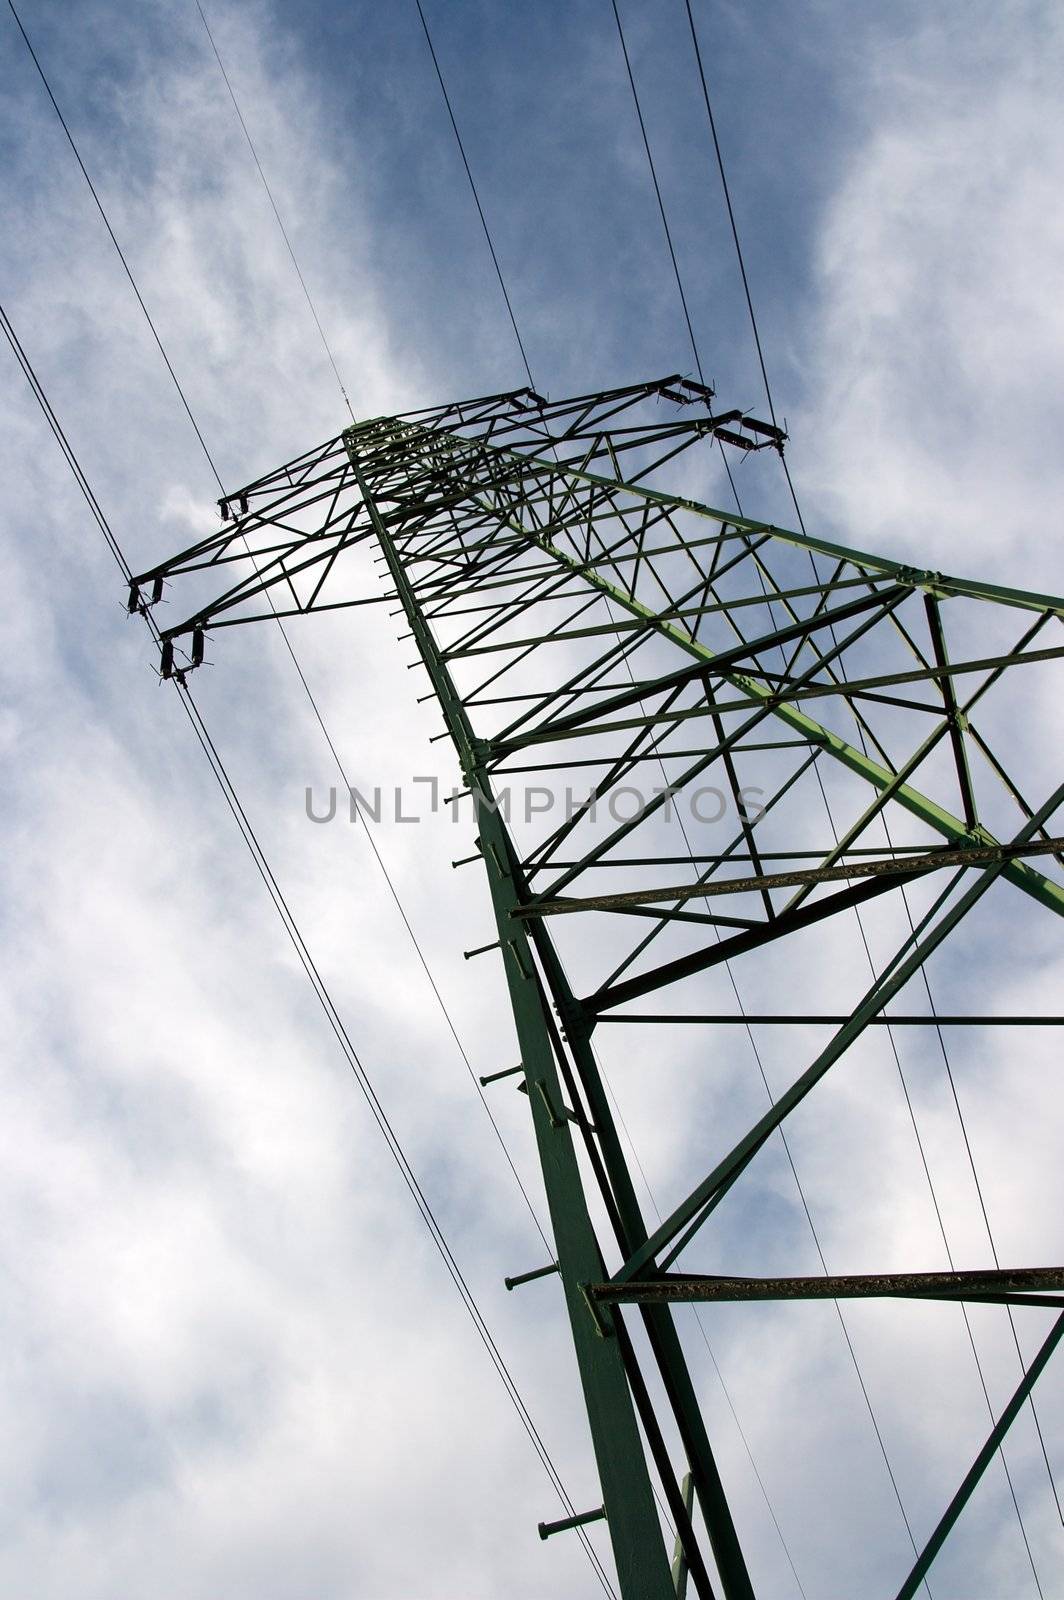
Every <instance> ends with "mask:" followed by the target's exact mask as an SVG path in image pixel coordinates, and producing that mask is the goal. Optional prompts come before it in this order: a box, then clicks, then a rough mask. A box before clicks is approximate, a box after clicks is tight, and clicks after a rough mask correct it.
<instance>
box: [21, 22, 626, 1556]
mask: <svg viewBox="0 0 1064 1600" xmlns="http://www.w3.org/2000/svg"><path fill="white" fill-rule="evenodd" d="M197 3H198V0H197ZM8 5H9V6H10V9H11V12H12V15H13V16H14V18H15V22H16V23H17V25H18V28H19V32H20V33H21V35H22V38H23V40H24V41H25V44H26V48H27V50H28V51H29V53H30V56H31V58H32V60H33V63H34V66H35V67H36V69H37V72H38V74H39V76H40V79H41V82H42V84H43V85H44V88H45V91H46V93H47V95H48V98H49V100H50V101H51V104H52V107H53V109H54V111H55V113H56V116H57V117H58V119H59V122H60V124H61V126H62V128H63V131H64V133H65V134H66V138H67V142H68V143H69V145H70V148H71V150H72V152H73V154H74V157H75V159H76V161H77V163H78V167H79V168H80V170H81V173H82V175H83V177H84V179H85V182H86V183H87V185H88V187H89V191H90V193H91V194H92V197H93V200H94V201H95V203H96V208H97V210H98V211H99V213H100V217H101V219H102V221H103V223H104V226H105V228H106V229H107V233H108V236H109V237H110V239H111V242H112V244H113V245H114V247H115V250H116V252H117V254H118V257H119V260H120V261H121V263H122V266H123V269H124V270H125V273H126V276H127V278H128V279H129V283H130V286H131V288H132V289H133V293H134V295H135V296H136V299H137V303H138V305H139V306H140V308H141V311H142V312H143V314H144V317H145V320H146V321H147V323H148V326H149V328H150V329H151V332H152V335H153V337H154V339H155V343H156V345H157V346H158V349H159V353H160V355H161V356H162V358H163V361H164V363H165V365H166V369H167V371H168V372H169V374H170V377H171V378H172V380H173V383H174V387H175V388H176V390H177V393H178V395H179V396H180V399H181V402H182V405H183V406H184V409H185V411H186V413H187V415H188V418H189V421H190V422H191V424H192V427H193V430H194V432H195V434H196V437H197V439H198V440H199V442H200V445H201V446H202V449H203V453H204V455H205V457H206V459H207V462H208V464H209V466H210V469H211V472H212V473H213V475H214V478H215V481H216V482H217V484H218V487H219V489H220V490H221V492H222V493H223V494H224V493H225V488H224V485H223V483H222V480H221V478H220V476H219V474H218V470H217V468H216V466H215V464H214V460H213V457H212V456H211V453H210V451H209V449H208V448H207V444H206V441H205V440H204V437H203V434H202V432H201V431H200V428H199V425H198V423H197V422H196V419H195V417H194V415H193V413H192V409H191V407H190V405H189V403H188V400H187V398H186V396H185V393H184V390H183V389H182V387H181V384H180V382H179V380H178V378H177V374H176V372H175V370H174V367H173V365H172V363H171V361H170V358H169V356H168V354H167V352H166V349H165V346H164V345H163V342H162V340H161V338H160V336H159V333H158V330H157V329H156V327H155V323H154V322H153V320H152V318H151V314H150V313H149V311H148V308H147V305H146V303H145V301H144V298H143V296H142V295H141V292H140V289H139V287H138V285H137V282H136V280H135V278H134V276H133V273H132V270H131V269H130V266H129V263H128V261H127V259H126V256H125V254H124V252H123V250H122V247H121V245H120V244H119V242H118V238H117V235H116V234H115V232H114V229H113V227H112V226H111V222H110V219H109V217H108V215H107V212H106V210H105V208H104V205H103V203H102V201H101V200H100V197H99V194H98V193H97V190H96V188H95V186H94V184H93V182H92V179H91V178H90V176H89V173H88V169H87V168H86V166H85V163H84V161H83V160H82V157H81V153H80V151H79V150H78V147H77V144H76V142H75V140H74V137H73V135H72V133H71V131H70V128H69V126H68V124H67V121H66V119H65V117H64V116H63V113H62V111H61V110H60V108H59V104H58V101H57V100H56V98H55V95H54V94H53V92H52V88H51V85H50V84H49V82H48V79H47V77H46V75H45V72H44V69H43V67H42V66H41V63H40V60H39V58H38V56H37V54H36V52H35V51H34V49H33V45H32V44H31V42H30V39H29V37H28V35H27V33H26V30H25V28H24V27H23V25H22V22H21V19H20V18H19V16H18V13H17V12H16V10H15V7H14V5H13V3H12V0H8ZM200 11H201V16H202V8H200ZM203 22H204V26H205V27H207V22H206V17H204V18H203ZM207 34H208V37H209V38H210V37H211V35H210V29H209V28H207ZM211 43H212V45H213V39H212V40H211ZM217 54H218V53H217V50H215V55H216V56H217ZM218 64H219V66H220V67H221V68H222V73H223V77H224V76H225V69H224V66H222V62H221V58H220V56H218ZM226 82H227V84H228V79H226ZM230 94H231V95H232V89H231V87H230ZM232 98H233V103H234V106H235V107H236V110H237V115H238V116H240V109H239V106H237V104H236V98H235V95H233V96H232ZM240 120H241V125H242V126H244V123H243V118H242V117H240ZM245 134H247V129H246V127H245ZM247 137H248V143H249V145H250V146H251V149H252V154H253V155H254V154H255V152H254V146H253V145H251V139H250V135H247ZM256 165H258V160H257V157H256ZM259 171H260V174H261V172H262V169H261V167H260V168H259ZM262 177H263V183H264V185H266V188H267V193H268V194H270V191H269V186H268V185H267V184H266V179H265V175H264V174H262ZM270 200H271V204H272V205H273V209H274V214H275V216H276V217H277V222H278V225H279V226H280V228H281V231H282V234H283V235H284V238H285V241H286V243H288V235H287V233H286V231H285V229H284V225H283V223H282V221H281V217H280V213H279V211H278V209H277V206H276V203H275V202H274V201H273V196H272V194H270ZM289 252H290V254H291V256H292V261H293V264H294V266H295V268H296V272H297V274H299V277H300V281H301V282H303V279H302V274H301V273H299V265H298V262H297V261H296V257H295V253H294V251H293V250H292V248H291V245H290V243H289ZM304 291H305V292H307V291H306V285H305V283H304ZM307 299H308V302H310V295H309V292H307ZM313 309H314V308H313V304H311V310H312V312H313ZM315 321H316V322H317V316H316V313H315ZM4 326H5V333H6V334H7V335H8V340H9V343H11V344H12V349H13V350H15V352H16V355H17V356H18V358H19V362H20V365H22V367H23V371H24V373H25V375H26V377H27V380H28V381H30V382H31V386H32V387H33V389H34V392H35V394H38V396H39V403H40V404H41V406H42V410H43V411H44V414H45V416H46V417H47V418H48V419H49V425H50V426H51V427H52V431H53V433H54V434H55V436H56V438H57V441H58V442H59V443H60V448H61V449H62V450H63V453H64V455H65V456H66V457H67V460H68V464H69V465H70V466H71V469H72V471H74V473H75V477H76V478H77V480H78V482H79V485H80V486H81V487H82V492H83V494H84V495H85V497H86V500H87V501H88V503H89V505H90V509H93V515H94V520H96V521H97V524H98V526H100V527H101V529H102V530H104V531H105V537H107V539H108V544H109V545H112V541H113V536H112V535H110V532H109V530H108V529H107V527H106V519H105V518H104V517H103V514H102V511H100V508H99V505H98V502H96V500H95V496H94V495H93V494H92V491H91V488H90V486H89V485H88V481H87V479H85V478H84V475H83V474H82V473H81V471H80V468H78V467H76V463H75V458H74V457H73V453H72V452H70V451H69V447H68V445H67V444H66V441H65V435H64V434H63V432H62V429H61V428H60V427H59V424H58V421H57V419H56V418H55V415H54V412H52V410H51V407H50V406H49V404H48V402H47V399H46V397H45V396H44V392H43V389H40V386H39V385H38V384H37V382H36V378H35V375H32V368H31V367H30V366H29V364H28V362H25V361H24V359H23V356H22V355H21V354H20V352H21V345H20V344H18V342H17V340H15V339H14V330H13V329H10V324H9V323H8V322H7V320H6V318H5V324H4ZM318 326H319V330H320V326H321V325H320V323H319V324H318ZM322 339H323V342H325V335H324V332H322ZM326 349H328V345H327V342H326ZM330 359H331V352H330ZM333 367H334V371H335V363H333ZM337 381H338V382H340V379H339V373H338V372H337ZM340 388H341V392H342V393H344V399H345V402H347V404H348V409H349V411H350V402H348V401H347V395H346V392H344V390H343V384H342V382H340ZM352 415H353V413H352ZM245 548H246V549H248V556H249V559H251V560H252V566H253V567H254V565H255V563H254V560H253V558H252V557H251V552H250V549H249V548H248V546H247V541H246V540H245ZM112 554H114V555H115V557H116V559H117V560H118V561H119V565H120V567H122V568H123V575H124V577H125V578H126V580H127V582H128V581H129V578H130V573H129V570H128V564H127V563H125V560H124V557H122V556H121V554H120V552H119V551H118V549H117V543H116V542H115V543H114V545H113V548H112ZM268 598H269V603H270V608H271V610H275V608H274V606H273V600H272V597H268ZM275 621H276V623H277V627H278V629H279V630H280V633H281V637H282V639H283V640H284V644H285V647H286V649H287V651H288V654H289V656H290V657H291V660H292V664H293V666H294V668H295V670H296V673H297V674H298V676H299V680H300V682H301V684H302V685H303V689H304V691H305V693H306V695H307V699H308V700H309V702H310V705H311V708H312V710H313V712H314V715H315V717H316V719H317V721H318V723H319V725H320V727H321V729H322V733H323V734H324V736H325V739H326V743H327V744H328V747H329V749H330V751H331V752H332V755H333V759H334V760H335V762H336V765H337V768H338V769H339V771H340V774H341V777H342V778H343V780H344V784H345V786H346V787H347V788H348V790H349V791H350V784H349V783H348V780H347V776H346V774H345V772H344V769H343V765H342V763H341V761H340V758H339V755H338V753H337V750H336V747H335V745H334V743H333V740H332V738H331V737H330V735H329V731H328V728H327V727H326V724H325V720H324V718H323V717H322V714H321V711H320V709H319V707H318V704H317V701H316V699H315V697H314V694H313V692H312V690H311V687H310V684H309V683H308V681H307V678H306V675H305V673H304V672H303V669H302V667H301V665H300V662H299V660H298V657H297V656H296V653H295V650H294V648H293V646H292V642H291V640H290V638H289V636H288V632H287V630H286V629H285V626H284V624H283V622H282V621H281V619H280V618H279V617H276V615H275ZM189 704H190V705H191V704H192V701H191V696H189ZM203 731H204V737H205V738H208V737H209V736H207V735H206V730H205V729H204V730H203ZM201 742H202V741H201ZM216 775H217V774H216ZM219 781H220V782H221V779H219ZM224 787H225V786H224V784H223V792H224ZM234 814H235V813H234ZM359 816H360V820H361V821H362V824H363V828H364V831H365V833H366V837H367V839H368V840H369V843H370V846H371V848H372V850H373V853H374V856H375V857H376V859H377V862H378V865H379V866H380V869H381V871H382V873H383V874H384V878H385V881H386V883H387V885H388V888H389V891H390V892H391V895H392V898H393V899H394V901H395V904H396V907H397V909H398V911H399V914H400V916H401V918H402V920H403V923H404V925H405V927H406V930H407V933H408V935H409V937H410V939H411V941H412V943H413V945H414V948H415V950H416V952H417V956H418V959H419V961H420V962H421V965H422V967H423V968H424V971H425V975H426V977H427V978H428V981H429V983H430V985H431V987H432V990H433V993H434V995H435V997H436V1000H437V1002H438V1004H439V1005H440V1008H441V1010H442V1011H443V1014H444V1017H445V1019H446V1022H447V1025H448V1028H449V1029H450V1032H451V1034H452V1036H453V1038H454V1040H455V1043H456V1044H457V1046H458V1049H459V1052H460V1054H461V1056H462V1060H463V1062H464V1064H465V1067H466V1071H467V1073H468V1074H469V1077H470V1079H471V1080H472V1082H473V1084H474V1088H475V1089H476V1092H477V1094H478V1096H479V1098H480V1101H481V1104H482V1106H483V1108H484V1110H485V1112H486V1114H487V1116H488V1119H489V1121H490V1123H491V1126H492V1128H493V1130H494V1132H495V1136H496V1138H497V1140H498V1142H499V1145H500V1147H501V1149H502V1151H503V1155H504V1157H505V1159H506V1161H507V1163H508V1165H509V1167H510V1170H511V1172H512V1174H513V1177H514V1179H515V1181H516V1183H517V1186H518V1189H519V1190H520V1192H521V1195H522V1198H523V1200H524V1202H525V1205H526V1206H527V1208H528V1211H529V1214H530V1215H531V1217H532V1221H533V1223H534V1225H535V1227H536V1230H537V1232H538V1233H539V1235H540V1238H541V1239H542V1240H543V1243H544V1245H545V1246H546V1248H547V1249H548V1250H549V1249H550V1244H549V1241H548V1239H547V1236H546V1234H545V1232H544V1229H543V1227H542V1225H541V1223H540V1221H539V1217H538V1215H537V1213H536V1210H535V1207H534V1206H533V1204H532V1201H531V1198H530V1197H529V1194H528V1191H527V1189H526V1188H525V1185H524V1183H523V1182H522V1180H521V1177H520V1175H519V1173H518V1171H517V1168H516V1165H515V1163H514V1161H513V1158H512V1157H511V1155H510V1152H509V1149H508V1148H507V1145H506V1142H505V1140H504V1138H503V1135H502V1132H501V1129H500V1128H499V1126H498V1123H497V1121H496V1119H495V1116H494V1115H493V1113H492V1111H491V1107H490V1106H489V1104H488V1102H487V1099H486V1097H485V1095H484V1092H483V1090H482V1088H481V1086H480V1084H479V1082H478V1080H477V1078H476V1074H475V1073H474V1071H473V1067H472V1064H471V1062H470V1060H469V1057H468V1054H467V1052H466V1050H465V1048H464V1046H463V1044H462V1042H461V1039H460V1038H459V1035H458V1032H457V1030H456V1028H455V1025H454V1022H453V1020H452V1018H451V1015H450V1012H449V1010H448V1008H447V1006H446V1004H445V1002H444V999H443V996H442V994H441V992H440V990H439V987H438V985H437V984H436V981H435V978H434V977H433V975H432V972H431V970H430V969H429V965H428V962H427V960H426V957H425V954H424V952H423V950H422V948H421V945H420V943H419V941H418V940H417V937H416V935H415V933H414V930H413V926H412V924H411V923H410V920H409V918H408V916H407V914H406V911H405V909H404V907H403V905H402V903H401V901H400V898H399V894H398V891H397V890H396V888H395V884H394V882H393V880H392V878H391V875H390V873H389V872H388V870H387V867H386V866H385V864H384V861H383V859H382V857H381V854H380V851H379V850H378V848H377V845H376V841H375V840H374V839H373V837H372V834H371V833H370V830H369V827H368V826H367V824H366V822H365V818H364V817H362V816H361V812H360V813H359ZM278 909H280V908H278ZM308 976H309V972H308ZM569 1509H570V1510H571V1509H572V1508H571V1506H570V1507H569ZM578 1533H579V1537H580V1540H581V1543H582V1544H583V1545H584V1547H585V1549H586V1551H587V1553H588V1555H589V1557H590V1559H591V1560H592V1563H593V1565H595V1566H596V1568H597V1570H598V1572H599V1575H600V1581H605V1582H606V1584H607V1585H608V1580H605V1579H604V1574H603V1573H602V1569H601V1564H600V1563H599V1561H598V1557H597V1555H596V1554H595V1553H594V1547H593V1545H592V1544H591V1541H590V1539H589V1538H588V1536H587V1534H586V1532H585V1531H584V1530H583V1529H582V1528H581V1529H579V1530H578Z"/></svg>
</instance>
